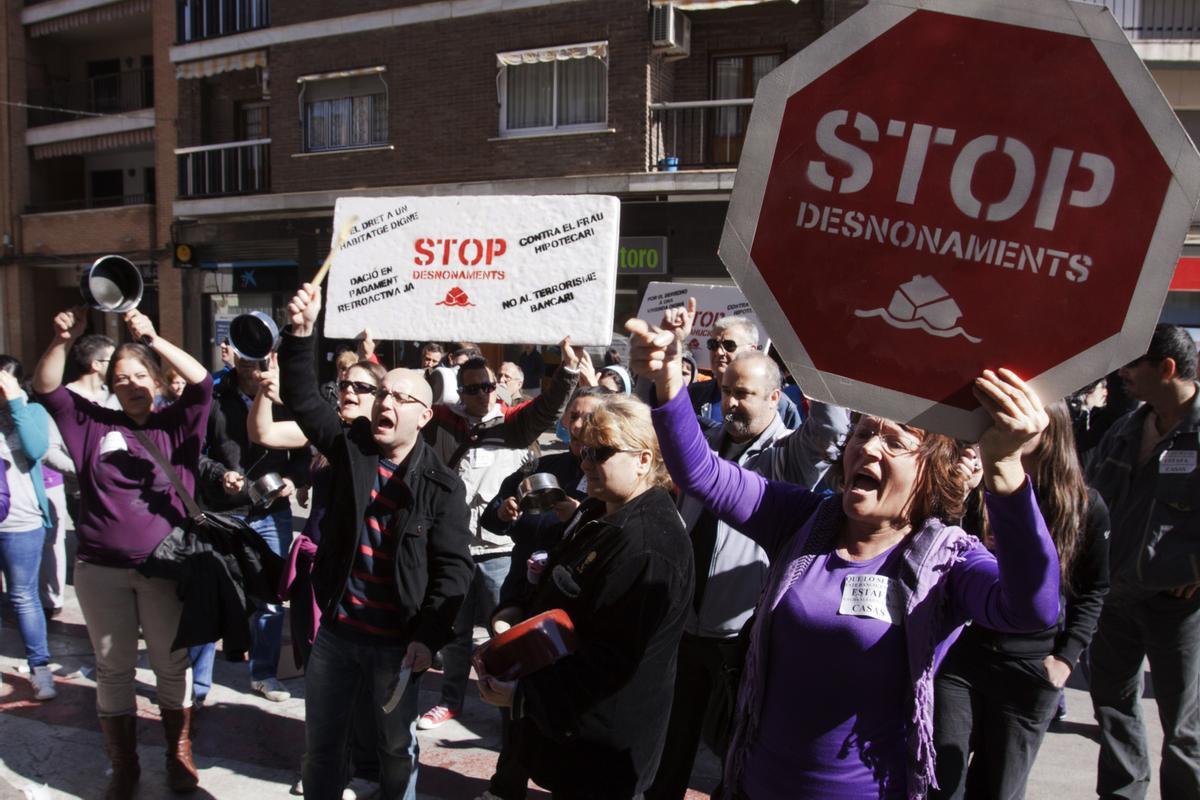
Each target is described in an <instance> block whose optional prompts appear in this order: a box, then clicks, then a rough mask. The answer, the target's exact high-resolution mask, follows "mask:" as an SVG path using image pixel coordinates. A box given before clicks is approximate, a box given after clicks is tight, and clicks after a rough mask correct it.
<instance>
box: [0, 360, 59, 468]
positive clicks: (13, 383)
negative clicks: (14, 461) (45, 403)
mask: <svg viewBox="0 0 1200 800" xmlns="http://www.w3.org/2000/svg"><path fill="white" fill-rule="evenodd" d="M0 400H3V401H5V402H7V403H8V410H9V413H10V414H11V415H12V420H13V425H14V427H16V429H17V439H18V440H19V441H20V442H21V449H22V450H24V451H25V455H26V457H27V458H28V459H29V460H30V461H41V460H42V457H43V456H45V455H46V450H47V449H49V447H50V415H49V414H47V413H46V409H44V408H43V407H41V406H39V405H37V404H36V403H30V402H29V400H28V398H26V397H25V392H24V391H23V390H22V389H21V385H20V384H19V383H17V379H16V378H14V377H13V376H12V374H11V373H8V372H5V371H4V370H0Z"/></svg>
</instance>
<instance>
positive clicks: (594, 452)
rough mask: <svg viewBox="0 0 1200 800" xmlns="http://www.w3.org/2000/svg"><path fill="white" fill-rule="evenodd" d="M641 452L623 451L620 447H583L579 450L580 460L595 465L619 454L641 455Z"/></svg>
mask: <svg viewBox="0 0 1200 800" xmlns="http://www.w3.org/2000/svg"><path fill="white" fill-rule="evenodd" d="M640 452H642V451H641V450H622V449H621V448H619V447H607V446H604V447H581V448H579V460H580V461H591V462H592V463H593V464H596V465H600V464H603V463H604V462H605V461H608V460H609V459H610V458H612V457H613V456H615V455H616V454H617V453H640Z"/></svg>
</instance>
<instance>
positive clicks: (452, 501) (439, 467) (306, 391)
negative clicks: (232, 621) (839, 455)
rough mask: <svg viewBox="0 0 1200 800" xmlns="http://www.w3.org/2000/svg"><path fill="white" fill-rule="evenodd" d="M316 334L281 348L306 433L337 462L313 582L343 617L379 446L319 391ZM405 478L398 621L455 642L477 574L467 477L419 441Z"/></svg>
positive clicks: (361, 422)
mask: <svg viewBox="0 0 1200 800" xmlns="http://www.w3.org/2000/svg"><path fill="white" fill-rule="evenodd" d="M315 340H316V337H315V336H308V337H298V336H293V335H291V334H290V333H284V334H283V337H282V343H281V345H280V348H279V372H280V381H279V382H280V390H281V394H282V397H283V403H284V405H285V406H286V407H287V408H288V410H289V411H290V412H291V413H292V415H293V416H294V417H295V419H296V422H297V423H299V425H300V428H301V429H302V430H303V431H304V435H305V436H307V437H308V440H309V441H310V442H311V443H312V444H313V446H314V447H316V448H317V449H318V450H319V451H320V452H321V453H322V454H323V455H324V456H325V457H326V458H327V459H329V465H330V481H331V486H332V487H333V488H332V491H331V492H330V497H329V506H328V508H327V509H326V511H325V516H324V518H323V519H322V520H321V543H320V545H319V546H318V549H317V557H316V560H315V562H314V564H313V572H312V584H313V591H314V593H315V595H316V598H317V602H318V604H319V605H320V607H321V611H322V614H324V615H328V616H327V617H326V619H332V618H334V617H335V616H336V613H337V610H336V607H337V603H338V601H339V600H340V599H341V597H342V594H343V593H344V592H345V590H346V583H347V581H348V580H349V578H350V570H351V569H352V568H353V566H354V558H355V554H356V553H357V552H358V545H359V540H360V536H361V534H362V527H363V524H364V514H365V512H366V508H367V504H368V502H369V501H370V499H371V491H372V490H373V489H374V488H375V480H376V475H377V473H378V470H379V451H378V449H377V448H376V445H375V440H374V439H373V438H372V436H371V423H370V422H369V421H368V420H366V419H364V418H359V419H356V420H355V421H354V422H353V423H352V424H351V425H350V426H349V427H346V426H344V425H343V424H342V422H341V420H340V419H339V418H338V415H337V413H336V412H335V411H334V410H333V409H331V408H330V407H329V405H328V404H327V403H326V402H325V401H324V400H323V399H322V398H321V395H320V393H319V392H318V391H317V373H316V359H315V353H314V344H315ZM404 483H405V485H406V486H407V487H408V489H409V491H410V492H411V494H412V504H411V505H410V506H408V507H406V508H401V509H398V510H397V512H396V514H395V515H394V519H393V526H394V530H396V531H398V532H399V536H400V544H399V545H398V547H397V553H396V560H395V561H396V567H395V578H396V588H397V590H398V592H399V597H400V599H399V603H400V607H401V609H402V614H401V619H400V620H399V624H400V625H402V626H406V627H407V629H408V632H409V639H410V640H416V641H419V642H421V643H423V644H424V645H426V646H427V647H428V648H429V649H430V650H432V651H435V652H436V651H437V650H438V649H439V648H440V647H441V646H442V645H443V644H445V643H446V642H449V641H450V639H451V638H453V630H452V627H453V624H454V617H455V615H456V614H457V613H458V608H459V606H461V605H462V601H463V597H465V596H466V593H467V588H468V586H469V585H470V583H471V576H472V574H473V572H474V569H475V567H474V562H473V561H472V560H471V555H470V550H469V544H470V533H469V531H468V528H467V503H466V491H465V489H464V488H463V483H462V480H461V479H460V478H459V477H458V476H457V475H455V474H454V473H453V472H452V471H451V470H450V469H449V468H448V467H446V465H445V464H443V463H442V462H441V460H439V459H438V457H437V456H436V455H435V454H434V453H433V451H432V450H431V449H430V448H429V446H428V445H426V444H425V442H424V441H423V440H422V439H421V437H417V442H416V444H415V445H414V446H413V449H412V452H411V454H410V456H409V457H408V459H407V460H406V470H405V473H404Z"/></svg>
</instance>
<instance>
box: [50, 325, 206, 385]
mask: <svg viewBox="0 0 1200 800" xmlns="http://www.w3.org/2000/svg"><path fill="white" fill-rule="evenodd" d="M125 325H126V326H127V327H128V328H129V335H130V336H132V337H133V340H134V341H135V342H136V341H140V342H143V343H144V344H145V345H146V346H147V347H149V348H150V349H151V350H153V351H154V352H156V353H158V357H159V358H161V359H162V360H163V363H165V364H166V365H167V366H169V367H173V368H174V369H175V371H176V372H178V373H179V374H180V375H181V376H182V377H183V379H184V380H185V381H187V382H188V383H201V382H203V381H204V380H205V379H206V378H211V376H210V375H209V374H208V370H207V369H205V368H204V365H203V364H201V363H200V362H199V361H197V360H196V359H195V358H193V357H192V356H191V355H190V354H188V352H187V351H186V350H184V349H183V348H182V347H177V346H175V345H173V344H171V343H170V342H168V341H167V340H166V339H164V338H163V337H161V336H159V335H158V332H157V331H156V330H154V323H153V322H151V321H150V318H149V317H147V316H146V315H145V314H143V313H142V312H140V311H138V310H137V309H136V308H135V309H133V310H132V311H129V312H127V313H126V314H125ZM39 391H41V390H39Z"/></svg>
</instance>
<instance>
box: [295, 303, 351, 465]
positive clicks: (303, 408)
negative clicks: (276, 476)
mask: <svg viewBox="0 0 1200 800" xmlns="http://www.w3.org/2000/svg"><path fill="white" fill-rule="evenodd" d="M320 313H321V290H320V289H319V288H318V287H315V286H313V285H312V284H311V283H306V284H304V285H303V286H301V287H300V289H299V290H298V291H297V292H296V296H295V297H293V298H292V301H291V302H290V303H288V314H289V315H290V316H291V322H292V324H291V329H290V330H288V331H285V332H284V334H283V336H282V339H281V341H280V344H279V390H280V392H279V394H280V397H281V398H282V399H283V405H284V407H285V408H286V409H287V410H288V411H290V412H291V414H292V416H293V417H295V419H296V423H297V424H298V425H299V426H300V430H301V431H303V432H304V435H305V436H306V437H307V438H308V440H309V441H310V442H312V444H313V446H314V447H316V448H317V449H318V450H320V451H321V452H322V453H324V454H325V455H326V456H327V457H330V456H331V454H332V453H333V449H334V447H335V445H336V443H337V441H338V439H339V438H340V437H341V436H343V435H344V432H343V428H342V422H341V420H340V419H339V418H338V415H337V412H336V411H334V410H333V409H332V408H330V407H329V404H328V403H326V402H325V401H324V400H323V399H322V398H321V392H320V387H319V386H318V385H317V365H316V355H315V352H314V350H315V348H316V341H315V339H316V337H315V336H314V335H313V326H314V325H315V324H316V321H317V316H318V315H319V314H320Z"/></svg>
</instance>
